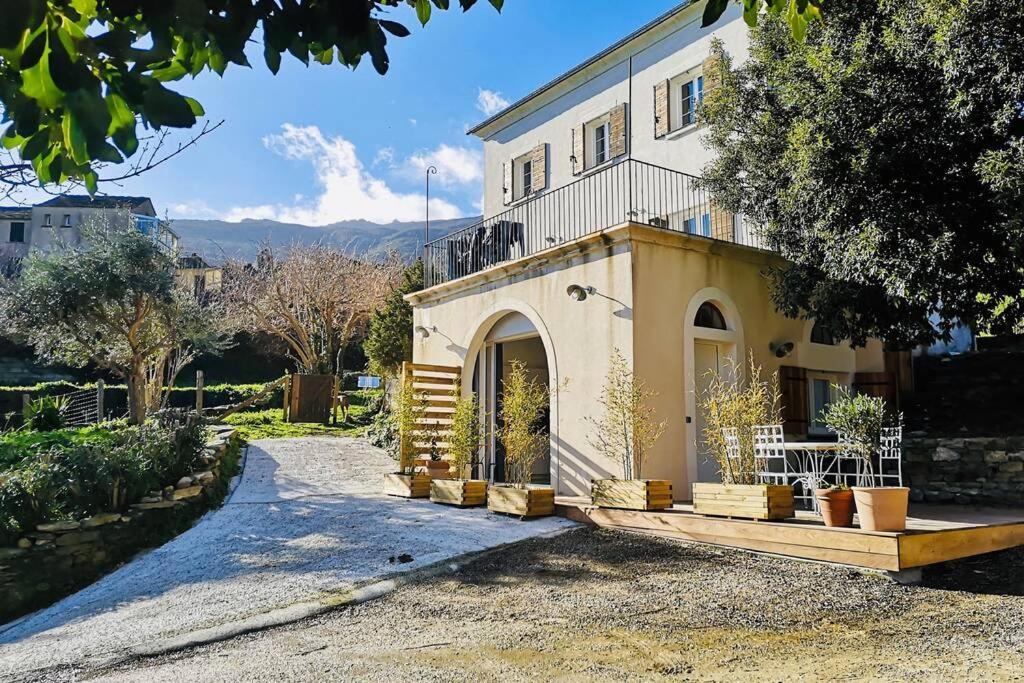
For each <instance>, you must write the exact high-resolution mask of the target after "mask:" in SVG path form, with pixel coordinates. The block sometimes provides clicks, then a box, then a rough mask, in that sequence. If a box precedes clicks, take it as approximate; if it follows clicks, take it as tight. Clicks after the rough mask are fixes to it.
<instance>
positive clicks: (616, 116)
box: [608, 104, 626, 159]
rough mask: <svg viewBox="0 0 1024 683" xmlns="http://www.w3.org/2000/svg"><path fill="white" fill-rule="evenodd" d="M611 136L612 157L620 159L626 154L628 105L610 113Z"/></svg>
mask: <svg viewBox="0 0 1024 683" xmlns="http://www.w3.org/2000/svg"><path fill="white" fill-rule="evenodd" d="M608 120H609V122H610V124H611V125H610V126H609V136H610V137H611V143H610V147H611V157H612V158H613V159H614V158H615V157H620V156H622V155H623V154H625V153H626V105H625V104H620V105H619V106H617V107H615V108H614V109H612V110H611V111H610V112H608Z"/></svg>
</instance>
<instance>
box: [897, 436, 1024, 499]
mask: <svg viewBox="0 0 1024 683" xmlns="http://www.w3.org/2000/svg"><path fill="white" fill-rule="evenodd" d="M903 458H904V479H905V482H906V483H907V485H908V486H910V487H911V491H910V496H911V500H914V501H916V502H922V501H923V502H928V503H960V504H965V505H967V504H977V505H1018V506H1021V505H1024V436H1000V437H970V438H921V437H914V438H909V439H906V440H905V441H904V444H903Z"/></svg>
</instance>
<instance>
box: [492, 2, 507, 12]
mask: <svg viewBox="0 0 1024 683" xmlns="http://www.w3.org/2000/svg"><path fill="white" fill-rule="evenodd" d="M504 6H505V0H491V7H493V8H494V9H496V10H498V11H499V12H500V11H501V8H502V7H504Z"/></svg>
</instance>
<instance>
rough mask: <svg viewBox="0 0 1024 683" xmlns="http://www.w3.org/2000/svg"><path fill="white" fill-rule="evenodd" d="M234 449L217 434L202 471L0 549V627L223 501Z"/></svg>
mask: <svg viewBox="0 0 1024 683" xmlns="http://www.w3.org/2000/svg"><path fill="white" fill-rule="evenodd" d="M238 450H239V449H238V442H237V440H236V439H235V438H234V431H233V430H230V429H227V430H221V431H218V432H217V434H216V436H214V437H213V438H212V439H211V440H210V441H209V442H208V443H207V445H206V449H205V451H204V453H203V463H204V469H202V470H200V471H197V472H194V473H193V474H192V475H191V476H188V477H182V478H181V480H179V481H178V482H177V483H176V484H175V485H173V486H167V487H166V488H164V489H163V490H161V491H151V492H150V493H149V495H148V496H145V497H143V498H142V499H141V500H140V501H138V502H137V503H135V504H133V505H131V506H129V510H128V511H127V512H125V513H119V512H110V513H103V514H98V515H93V516H92V517H89V518H86V519H80V520H62V521H57V522H51V523H48V524H40V525H39V526H37V527H36V529H35V530H34V531H32V532H30V533H26V534H25V535H24V536H23V537H22V538H20V539H18V542H17V544H16V545H15V546H13V547H0V595H3V596H4V600H3V601H0V624H2V623H5V622H7V621H10V620H11V619H15V618H17V617H19V616H21V615H22V614H26V613H28V612H30V611H32V610H35V609H38V608H40V607H43V606H46V605H49V604H51V603H53V602H55V601H57V600H59V599H60V598H62V597H64V596H66V595H69V594H71V593H73V592H75V591H76V590H78V589H79V588H81V587H83V586H86V585H88V584H89V583H92V582H93V581H95V580H96V579H97V578H99V577H100V576H102V575H103V574H106V573H108V572H110V571H112V570H113V569H115V568H116V567H117V566H118V565H120V564H121V563H123V562H125V561H126V560H129V559H131V557H132V556H134V555H135V554H137V553H138V552H139V551H141V550H144V549H147V548H152V547H155V546H157V545H160V544H161V543H163V542H165V541H167V540H168V539H170V538H173V537H174V536H176V535H177V534H179V533H181V532H182V531H185V530H186V529H188V528H189V527H190V526H191V525H192V524H193V523H194V522H195V520H196V519H198V518H199V517H200V516H202V514H203V513H205V512H206V511H207V510H209V509H210V508H211V507H213V506H215V505H217V504H219V503H220V502H221V501H222V500H223V498H224V495H225V493H226V492H227V488H228V483H229V481H230V479H231V477H232V476H234V474H235V472H236V471H237V464H238V463H237V456H238Z"/></svg>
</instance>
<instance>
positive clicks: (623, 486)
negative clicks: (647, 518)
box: [590, 479, 672, 510]
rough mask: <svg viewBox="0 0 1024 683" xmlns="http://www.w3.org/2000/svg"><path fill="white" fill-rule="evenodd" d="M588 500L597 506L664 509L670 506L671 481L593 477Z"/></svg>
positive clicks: (624, 508) (627, 508) (626, 508)
mask: <svg viewBox="0 0 1024 683" xmlns="http://www.w3.org/2000/svg"><path fill="white" fill-rule="evenodd" d="M590 500H591V502H593V503H594V505H597V506H598V507H603V508H620V509H622V510H665V509H667V508H670V507H672V482H670V481H668V480H667V479H595V480H594V481H593V482H592V483H591V485H590Z"/></svg>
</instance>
